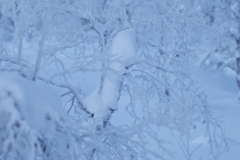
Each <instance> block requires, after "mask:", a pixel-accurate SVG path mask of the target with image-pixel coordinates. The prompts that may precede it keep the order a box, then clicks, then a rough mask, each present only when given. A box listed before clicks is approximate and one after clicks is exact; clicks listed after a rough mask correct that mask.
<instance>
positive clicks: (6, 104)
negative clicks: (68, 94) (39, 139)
mask: <svg viewBox="0 0 240 160" xmlns="http://www.w3.org/2000/svg"><path fill="white" fill-rule="evenodd" d="M3 111H4V112H8V113H10V114H11V119H12V120H13V119H15V120H17V119H19V118H20V119H21V120H24V121H25V122H26V123H27V124H28V125H29V127H30V128H32V129H34V130H35V131H37V132H38V133H40V134H43V135H47V133H49V136H50V134H51V133H52V132H53V130H54V127H53V126H54V125H55V124H54V123H55V122H54V121H56V122H60V121H62V120H63V119H64V117H65V113H64V110H63V108H62V105H61V100H60V98H59V96H58V95H57V93H56V92H55V91H54V90H53V89H51V88H49V87H48V86H46V85H44V84H41V83H37V82H32V81H29V80H27V79H25V78H23V77H21V76H19V75H17V74H13V73H4V72H0V112H3ZM13 113H15V114H13ZM0 120H1V117H0ZM53 120H54V121H53Z"/></svg>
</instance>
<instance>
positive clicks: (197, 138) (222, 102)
mask: <svg viewBox="0 0 240 160" xmlns="http://www.w3.org/2000/svg"><path fill="white" fill-rule="evenodd" d="M193 77H194V80H195V81H196V82H197V86H199V87H200V88H199V90H201V91H204V92H205V94H206V96H207V99H208V102H209V105H211V106H212V107H213V108H214V109H213V112H212V114H213V116H214V117H219V120H220V121H221V125H222V128H223V131H224V132H225V136H226V141H227V143H228V147H229V151H228V152H224V153H223V154H222V155H221V156H220V157H219V160H239V159H240V152H239V151H240V125H239V124H240V106H239V103H238V89H237V88H238V87H237V84H236V81H235V78H234V77H233V76H231V75H227V74H224V73H223V72H222V71H215V72H211V71H206V70H205V71H198V72H197V73H196V72H193ZM128 101H129V99H128V98H127V97H124V98H122V99H121V100H120V104H121V105H120V106H125V105H126V103H127V102H128ZM123 114H124V115H126V116H124V118H122V115H123ZM133 122H134V120H133V119H132V118H131V117H130V116H129V115H128V114H126V111H125V108H119V111H118V112H116V113H114V115H113V119H112V123H114V124H116V125H124V124H130V123H132V124H133ZM196 127H197V129H196V131H193V132H192V135H191V138H190V149H192V150H193V149H194V148H195V147H197V146H198V145H200V144H202V146H201V148H200V149H198V150H197V151H196V152H195V154H193V157H192V159H193V160H195V159H196V160H198V159H201V158H202V159H209V158H210V156H209V148H208V147H209V144H208V139H207V138H206V137H205V135H204V130H205V128H204V127H203V125H202V126H201V124H199V125H197V126H196ZM162 133H163V137H164V139H165V140H169V141H170V142H174V143H173V144H171V145H168V147H169V148H170V150H172V151H174V156H173V157H172V159H173V160H180V159H186V158H185V157H184V154H183V152H182V150H181V148H180V146H179V144H178V142H179V141H180V139H183V140H184V137H182V136H181V135H179V133H173V134H172V133H171V132H169V131H168V130H167V129H163V130H162ZM218 136H220V135H218ZM150 145H151V147H152V148H154V149H155V150H156V151H157V146H156V145H155V144H154V142H151V144H150Z"/></svg>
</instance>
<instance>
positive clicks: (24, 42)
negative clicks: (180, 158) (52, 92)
mask: <svg viewBox="0 0 240 160" xmlns="http://www.w3.org/2000/svg"><path fill="white" fill-rule="evenodd" d="M0 4H1V14H2V16H5V17H8V18H9V19H11V21H12V24H13V25H12V26H13V28H14V29H13V30H14V31H12V33H11V34H13V40H10V41H5V40H3V39H2V43H1V52H0V55H1V56H0V63H1V71H4V72H16V73H17V74H19V75H21V76H22V77H25V80H26V81H27V82H26V83H29V84H33V85H34V84H37V83H46V84H47V85H48V86H52V87H55V88H57V89H58V91H59V94H61V97H62V101H63V106H64V107H65V110H66V114H69V116H70V118H66V117H67V116H66V115H64V116H63V117H64V118H62V119H64V122H63V121H62V120H61V119H58V118H57V117H52V115H51V114H50V117H48V118H50V119H51V123H54V125H56V126H55V130H54V131H52V132H50V133H51V134H52V135H53V136H54V135H56V137H57V138H49V137H45V136H44V134H43V133H41V132H39V131H38V130H36V129H34V128H31V126H30V129H28V131H30V133H28V132H27V133H25V132H17V133H19V134H18V135H19V137H20V138H19V139H18V140H19V141H18V142H19V143H20V142H21V141H24V142H27V141H30V142H31V143H30V145H29V146H28V145H26V146H28V147H29V148H31V149H32V150H31V153H32V154H31V156H32V157H35V158H37V157H39V159H58V158H59V157H61V158H63V159H69V158H70V159H99V160H100V159H150V158H153V157H155V158H157V159H165V158H166V157H169V156H170V157H171V156H173V153H172V152H171V151H170V150H169V149H167V147H166V146H165V143H166V141H165V140H164V137H162V136H161V133H162V132H163V131H162V130H163V129H162V128H163V127H165V128H167V129H169V130H170V131H172V132H177V133H179V134H180V135H181V137H182V139H186V141H181V142H180V143H179V144H180V147H181V149H182V150H183V152H184V153H185V156H186V159H191V158H193V156H194V155H193V154H194V152H195V151H196V150H197V149H198V147H200V146H198V147H197V148H192V149H189V148H188V147H186V146H189V139H190V135H191V131H192V130H193V129H195V128H196V126H197V125H204V126H206V131H205V133H206V136H207V137H208V138H209V152H210V153H211V157H212V158H213V159H217V157H218V156H219V155H220V154H221V152H223V151H225V149H226V148H225V147H224V144H225V139H224V138H223V139H220V140H217V139H216V134H218V133H220V134H223V131H222V128H221V126H220V125H219V123H218V121H217V120H216V119H215V118H214V117H213V116H212V114H211V107H210V106H209V105H208V103H207V99H206V97H205V95H204V94H202V93H201V92H200V91H198V90H197V88H196V86H195V84H194V81H193V80H192V79H191V77H190V76H189V73H190V72H189V70H188V67H189V65H188V61H189V60H190V58H192V57H193V56H194V55H193V54H191V51H190V49H189V48H191V47H192V46H191V43H190V42H189V41H188V40H189V39H190V38H189V37H191V36H193V38H195V39H197V36H196V35H195V36H194V35H193V33H194V29H192V28H191V27H192V26H194V27H198V26H199V25H197V24H195V22H194V21H193V22H192V21H190V18H189V17H191V15H194V16H195V13H199V14H200V13H203V12H200V11H199V12H198V8H197V5H198V2H194V1H183V3H180V2H178V1H161V2H158V1H151V0H148V1H135V0H132V1H131V0H129V1H127V0H126V1H121V0H117V1H111V0H100V1H99V0H89V1H83V0H52V1H27V0H23V1H10V2H8V1H4V0H1V1H0ZM198 16H200V17H201V15H198ZM195 17H196V16H195ZM206 27H207V26H206ZM3 30H4V29H3ZM196 49H197V48H195V50H196ZM20 79H21V78H20ZM93 79H94V80H93ZM5 81H7V80H5ZM22 81H24V80H22ZM30 81H31V82H30ZM32 81H33V82H32ZM91 81H94V82H95V83H94V86H93V87H91V88H92V90H91V91H89V90H88V89H87V87H85V86H84V85H88V86H89V85H92V84H91V83H90V82H91ZM16 83H17V82H16ZM2 86H4V84H3V85H2ZM20 86H21V83H20ZM23 86H24V85H23ZM2 88H4V89H2V90H1V91H2V92H1V99H0V100H2V103H0V104H1V106H0V107H2V106H4V105H5V102H9V103H10V102H11V103H10V104H9V106H10V108H12V110H7V111H5V107H2V108H3V109H1V110H0V111H1V112H0V113H1V114H6V112H13V111H14V113H15V112H16V114H17V115H19V116H17V117H21V116H23V117H24V118H26V117H27V115H24V114H23V113H21V112H18V111H17V110H16V106H15V105H14V101H17V99H16V97H14V96H12V94H10V95H8V94H7V93H8V92H7V91H9V90H10V91H11V92H13V93H14V92H15V91H12V90H11V88H8V87H2ZM30 93H32V92H30ZM44 94H47V93H46V92H44ZM13 95H14V94H13ZM124 96H125V97H128V99H129V100H128V101H127V103H128V104H127V105H125V106H123V105H122V106H121V105H119V101H120V99H121V98H124ZM9 98H10V99H11V100H9ZM12 99H13V101H12ZM12 102H13V103H12ZM55 105H56V104H50V106H55ZM33 106H35V108H38V107H37V105H35V104H33ZM21 107H23V108H24V107H26V106H24V105H22V106H21ZM123 107H124V108H126V112H125V113H126V114H129V115H130V116H131V117H132V119H133V121H134V123H129V124H128V126H127V127H124V126H115V125H114V124H113V123H112V121H111V117H112V116H113V115H114V114H115V112H118V111H119V110H120V108H123ZM33 108H34V107H33ZM54 110H58V109H54ZM48 112H50V111H46V112H45V111H44V112H43V114H47V115H48V116H49V114H48ZM51 113H52V112H51ZM21 114H23V115H21ZM28 114H31V113H28ZM65 116H66V117H65ZM124 117H125V115H122V118H124ZM18 119H19V118H17V120H16V119H13V118H11V117H10V118H9V117H8V118H6V119H5V121H6V123H8V126H10V127H9V128H8V132H11V133H12V134H13V135H14V133H16V131H15V130H14V129H15V128H16V126H14V125H15V122H16V121H19V120H18ZM29 121H31V119H30V120H21V121H19V123H21V124H25V123H26V125H24V126H29V124H28V123H29ZM42 122H43V123H47V122H46V120H45V119H44V120H42ZM55 122H56V123H55ZM51 123H50V124H51ZM4 125H5V124H4ZM11 126H14V127H11ZM47 126H48V125H47ZM17 128H19V127H17ZM20 128H21V127H20ZM59 128H60V130H59ZM12 129H13V130H12ZM21 129H23V128H21ZM21 129H17V130H20V131H21ZM23 130H25V129H23ZM32 132H34V133H32ZM35 132H36V134H35ZM20 133H21V134H20ZM39 135H40V136H39ZM29 137H30V138H31V137H33V139H34V138H35V139H34V140H32V139H29ZM39 137H43V138H39ZM44 137H45V138H44ZM59 137H60V138H63V139H65V140H66V141H69V143H64V142H65V141H64V142H63V144H62V143H60V142H58V141H57V139H58V138H59ZM38 138H39V139H38ZM6 139H7V138H6ZM3 141H5V139H4V140H3ZM53 141H54V142H55V141H56V143H53ZM148 141H154V142H155V143H156V144H157V147H158V148H157V149H151V147H149V146H148V145H147V142H148ZM8 142H9V143H4V144H6V146H7V145H9V144H11V145H13V141H11V139H10V141H8ZM34 142H36V144H38V145H39V146H41V147H40V149H33V148H34V147H33V146H34V144H35V143H34ZM58 143H60V144H61V145H60V146H58ZM217 144H221V145H217ZM214 145H216V146H217V148H215V147H214ZM6 146H1V147H2V148H0V149H1V150H0V151H1V152H0V159H1V158H2V157H3V158H2V159H11V158H17V155H18V149H16V148H17V147H18V146H17V145H16V146H17V147H16V146H15V147H13V148H10V149H9V150H8V151H9V152H7V149H6V148H4V147H6ZM61 146H63V147H62V148H61ZM69 146H70V147H69ZM35 148H36V147H35ZM69 148H70V149H69ZM62 150H64V151H65V152H66V153H65V154H61V153H62ZM78 150H79V152H78ZM26 154H27V153H26V151H23V152H21V156H22V158H23V159H24V158H25V159H31V158H32V157H31V158H29V157H28V156H27V155H26Z"/></svg>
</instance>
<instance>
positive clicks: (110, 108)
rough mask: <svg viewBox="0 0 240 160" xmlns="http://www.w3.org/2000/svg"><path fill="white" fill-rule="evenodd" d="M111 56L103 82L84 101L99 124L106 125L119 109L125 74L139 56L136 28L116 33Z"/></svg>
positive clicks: (110, 52)
mask: <svg viewBox="0 0 240 160" xmlns="http://www.w3.org/2000/svg"><path fill="white" fill-rule="evenodd" d="M109 57H110V58H109V68H108V69H107V70H106V72H105V73H104V78H103V80H102V82H101V84H100V85H99V86H98V87H97V88H96V89H95V90H94V91H93V92H92V93H91V94H90V95H89V96H88V97H87V98H86V99H85V101H84V103H85V106H86V108H87V110H88V111H89V112H90V113H91V114H92V115H93V116H94V119H95V121H96V124H97V125H105V124H104V123H106V122H107V121H108V120H109V118H110V116H111V114H112V112H114V110H116V109H117V101H118V99H119V96H120V92H121V86H122V82H123V75H124V74H125V73H126V72H127V68H128V67H129V66H131V65H133V64H134V59H136V58H137V57H136V36H135V31H134V29H126V30H123V31H120V32H119V33H118V34H117V35H116V37H115V38H114V39H113V43H112V46H111V49H110V51H109Z"/></svg>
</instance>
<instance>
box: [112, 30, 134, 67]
mask: <svg viewBox="0 0 240 160" xmlns="http://www.w3.org/2000/svg"><path fill="white" fill-rule="evenodd" d="M136 53H137V52H136V33H135V30H134V29H133V28H131V29H126V30H123V31H120V32H119V33H118V34H117V35H116V37H115V38H114V39H113V42H112V46H111V48H110V53H109V54H110V57H111V61H112V63H111V65H110V67H111V68H112V69H114V70H117V71H119V70H122V69H124V68H123V67H128V66H130V65H132V64H133V63H134V61H135V60H136V58H137V54H136Z"/></svg>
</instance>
